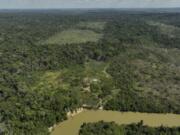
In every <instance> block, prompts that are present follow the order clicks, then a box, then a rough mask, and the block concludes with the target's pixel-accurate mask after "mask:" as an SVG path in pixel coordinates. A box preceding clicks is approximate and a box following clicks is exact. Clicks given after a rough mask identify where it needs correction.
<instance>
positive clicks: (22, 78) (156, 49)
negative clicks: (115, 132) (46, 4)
mask: <svg viewBox="0 0 180 135" xmlns="http://www.w3.org/2000/svg"><path fill="white" fill-rule="evenodd" d="M179 22H180V14H179V13H167V12H166V13H145V12H137V13H134V12H133V13H132V12H128V11H126V12H123V11H118V10H87V11H82V10H75V11H74V10H73V11H64V10H55V11H51V10H50V11H25V12H21V11H18V12H0V134H8V135H9V134H15V135H19V134H25V135H39V134H43V135H46V134H49V132H48V127H50V126H52V125H53V124H55V123H57V122H61V121H63V120H65V119H66V113H67V112H68V111H72V110H74V109H76V108H78V107H81V106H82V105H86V106H88V107H90V108H94V109H96V108H99V107H103V108H104V109H107V110H118V111H139V112H153V113H154V112H156V113H162V112H163V113H178V114H179V113H180V83H179V82H180V36H179V35H180V23H179ZM82 35H83V40H82ZM69 37H70V38H69ZM89 39H91V40H89ZM70 41H71V42H70ZM127 128H128V126H127ZM143 128H144V127H143ZM145 130H146V129H145ZM157 130H158V129H157ZM168 130H170V129H168ZM178 132H179V130H178Z"/></svg>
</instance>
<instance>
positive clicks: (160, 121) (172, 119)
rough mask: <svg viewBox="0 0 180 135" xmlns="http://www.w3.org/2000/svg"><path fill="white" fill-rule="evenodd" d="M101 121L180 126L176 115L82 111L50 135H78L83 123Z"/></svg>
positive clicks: (178, 117)
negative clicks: (141, 122) (142, 122)
mask: <svg viewBox="0 0 180 135" xmlns="http://www.w3.org/2000/svg"><path fill="white" fill-rule="evenodd" d="M101 120H103V121H105V122H112V121H114V122H115V123H117V124H120V125H122V124H131V123H138V122H140V121H141V120H143V121H144V124H145V125H148V126H151V127H159V126H161V125H163V126H165V127H179V126H180V115H177V114H155V113H138V112H117V111H105V110H96V111H95V110H83V111H82V112H80V113H78V114H77V115H73V117H70V118H69V119H68V120H66V121H64V122H61V123H59V124H58V125H57V126H56V127H55V128H54V130H53V131H52V132H51V135H78V132H79V129H80V126H81V125H82V124H83V123H84V122H86V123H89V122H98V121H101Z"/></svg>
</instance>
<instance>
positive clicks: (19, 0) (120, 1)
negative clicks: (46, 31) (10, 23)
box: [0, 0, 180, 9]
mask: <svg viewBox="0 0 180 135" xmlns="http://www.w3.org/2000/svg"><path fill="white" fill-rule="evenodd" d="M138 7H139V8H143V7H148V8H151V7H180V0H0V8H1V9H3V8H138Z"/></svg>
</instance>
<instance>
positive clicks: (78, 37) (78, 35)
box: [46, 29, 102, 44]
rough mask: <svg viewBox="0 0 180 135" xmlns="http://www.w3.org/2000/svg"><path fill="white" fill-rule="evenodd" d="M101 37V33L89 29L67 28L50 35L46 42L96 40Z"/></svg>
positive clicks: (59, 42) (61, 42)
mask: <svg viewBox="0 0 180 135" xmlns="http://www.w3.org/2000/svg"><path fill="white" fill-rule="evenodd" d="M101 37H102V34H99V33H96V32H94V31H91V30H79V29H69V30H65V31H62V32H60V33H58V34H56V35H54V36H52V37H50V38H49V39H48V40H47V41H46V43H48V44H72V43H86V42H97V41H98V40H99V39H100V38H101Z"/></svg>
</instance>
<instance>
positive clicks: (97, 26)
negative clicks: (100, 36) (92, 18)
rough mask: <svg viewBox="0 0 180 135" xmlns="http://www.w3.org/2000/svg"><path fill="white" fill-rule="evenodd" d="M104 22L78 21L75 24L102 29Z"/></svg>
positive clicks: (80, 26)
mask: <svg viewBox="0 0 180 135" xmlns="http://www.w3.org/2000/svg"><path fill="white" fill-rule="evenodd" d="M105 25H106V22H80V23H79V24H78V25H77V26H78V27H79V28H86V29H94V30H103V29H104V27H105Z"/></svg>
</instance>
